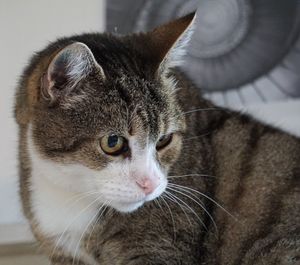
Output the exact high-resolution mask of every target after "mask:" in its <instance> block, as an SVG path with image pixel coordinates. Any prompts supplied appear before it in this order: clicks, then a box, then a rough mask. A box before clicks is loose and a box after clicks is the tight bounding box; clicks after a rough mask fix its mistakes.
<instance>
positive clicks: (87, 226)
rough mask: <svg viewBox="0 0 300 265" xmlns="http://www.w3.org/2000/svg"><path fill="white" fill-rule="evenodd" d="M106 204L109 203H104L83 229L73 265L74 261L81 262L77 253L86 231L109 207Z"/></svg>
mask: <svg viewBox="0 0 300 265" xmlns="http://www.w3.org/2000/svg"><path fill="white" fill-rule="evenodd" d="M99 198H100V197H99ZM99 198H98V199H99ZM106 203H107V201H106V202H104V203H103V204H102V205H101V207H100V209H99V210H98V211H97V212H96V214H95V215H94V216H93V217H92V218H91V220H90V221H89V222H88V224H87V225H86V227H85V228H84V229H83V232H82V233H81V236H80V238H79V240H78V243H77V246H76V248H75V253H74V255H73V261H72V265H73V264H74V261H76V259H77V261H78V262H79V259H78V258H77V257H76V256H77V252H78V250H79V247H80V244H81V241H82V238H83V237H84V235H85V233H86V231H87V230H88V229H89V227H90V225H91V224H92V223H93V221H94V220H95V218H96V217H97V216H98V214H99V212H101V210H102V209H103V207H104V209H105V208H106V207H107V206H106V205H105V204H106ZM103 212H104V211H102V212H101V215H102V214H103ZM97 219H98V218H97ZM94 227H95V226H93V228H94ZM78 262H77V263H78Z"/></svg>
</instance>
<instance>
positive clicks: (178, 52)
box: [147, 13, 196, 76]
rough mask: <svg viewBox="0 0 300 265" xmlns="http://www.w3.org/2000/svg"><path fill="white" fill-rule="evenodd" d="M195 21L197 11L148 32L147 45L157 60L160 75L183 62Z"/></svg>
mask: <svg viewBox="0 0 300 265" xmlns="http://www.w3.org/2000/svg"><path fill="white" fill-rule="evenodd" d="M195 21H196V13H191V14H188V15H186V16H184V17H181V18H179V19H176V20H174V21H171V22H169V23H167V24H165V25H162V26H159V27H157V28H155V29H154V30H152V31H150V32H148V34H147V37H148V38H149V39H148V43H147V46H148V47H150V49H151V53H152V54H151V56H152V57H153V58H155V60H156V63H155V65H156V67H157V71H156V72H157V74H158V75H159V76H161V75H166V74H168V72H169V70H170V69H172V68H174V67H178V66H181V65H182V64H183V62H184V60H183V58H184V56H185V54H186V53H187V48H188V46H189V43H190V40H191V37H192V34H193V32H194V27H195Z"/></svg>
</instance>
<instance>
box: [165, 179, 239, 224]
mask: <svg viewBox="0 0 300 265" xmlns="http://www.w3.org/2000/svg"><path fill="white" fill-rule="evenodd" d="M168 185H170V186H173V187H180V188H182V189H186V190H189V191H192V192H195V193H198V194H199V195H201V196H203V197H205V198H207V199H208V200H210V201H211V202H213V203H214V204H215V205H217V206H218V207H219V208H220V209H222V210H223V211H224V212H225V213H227V214H228V215H229V216H230V217H232V218H233V219H234V220H235V221H237V222H239V221H238V219H237V218H236V217H235V216H233V215H232V214H231V213H230V212H228V211H227V210H226V209H225V208H224V207H223V206H222V205H221V204H219V203H218V202H216V201H215V200H214V199H212V198H210V197H209V196H208V195H206V194H204V193H202V192H200V191H198V190H195V189H192V188H189V187H186V186H182V185H178V184H174V183H169V184H168Z"/></svg>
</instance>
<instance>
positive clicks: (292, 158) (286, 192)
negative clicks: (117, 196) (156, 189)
mask: <svg viewBox="0 0 300 265" xmlns="http://www.w3.org/2000/svg"><path fill="white" fill-rule="evenodd" d="M191 18H192V16H188V17H186V18H184V19H181V20H178V21H177V22H176V21H175V22H172V23H170V24H167V25H165V26H162V27H161V28H157V29H155V30H154V31H153V32H150V33H148V34H140V35H132V36H128V37H114V36H109V35H99V36H98V37H97V38H99V40H97V41H96V42H94V41H93V39H95V38H96V36H89V35H83V36H74V37H71V38H68V39H63V40H59V41H57V42H56V43H54V44H52V45H50V46H49V47H48V48H47V49H45V50H44V51H42V52H41V53H40V54H38V55H37V56H36V57H35V58H34V59H33V61H32V63H31V65H30V66H29V67H28V68H27V70H26V71H25V74H24V77H23V78H22V80H21V83H20V89H19V90H18V92H17V103H16V118H17V121H18V124H19V125H20V153H19V157H20V190H21V197H22V202H23V208H24V212H25V214H26V217H27V218H28V220H29V221H30V223H31V226H32V230H33V232H34V233H35V235H36V237H37V239H38V240H39V241H40V242H41V243H42V245H43V247H44V249H45V251H46V252H47V253H48V254H49V255H50V254H51V253H52V250H53V247H54V243H55V242H53V241H52V240H51V238H47V237H46V236H45V235H43V234H42V232H41V231H40V230H39V224H38V220H35V218H34V213H33V212H32V210H31V203H30V187H29V185H28V180H29V179H30V172H31V168H30V167H31V166H30V159H29V157H28V154H27V143H26V133H27V131H28V124H29V123H32V124H33V127H34V139H35V142H36V145H37V147H38V148H39V151H40V152H41V154H42V155H43V157H45V158H47V159H50V160H53V161H57V162H61V163H68V162H70V161H73V162H74V161H76V162H77V163H81V164H84V165H85V166H87V167H89V168H93V169H98V168H102V167H104V166H105V164H106V163H109V162H110V159H111V158H107V157H100V156H99V153H98V152H97V149H95V140H94V138H95V137H96V136H95V135H96V134H97V132H99V131H103V130H105V126H108V127H109V126H110V127H116V128H119V130H124V131H126V130H128V131H130V133H132V134H139V133H140V134H141V135H143V131H144V130H145V131H150V132H152V135H153V137H155V135H156V134H157V131H158V130H163V128H165V127H166V126H168V123H167V122H166V120H167V118H170V117H177V126H178V134H176V136H175V137H177V138H175V141H174V143H173V144H172V145H171V146H170V148H168V149H166V150H165V151H164V152H163V153H161V154H160V155H159V156H158V159H159V161H160V163H161V164H163V165H165V166H166V167H171V170H170V172H169V175H170V176H173V175H176V176H183V175H186V174H192V175H191V176H187V177H181V178H172V177H170V182H171V183H176V184H179V185H184V186H186V187H189V188H193V189H196V190H198V191H201V192H203V193H204V194H206V195H207V196H209V197H210V198H213V199H214V200H215V201H217V202H219V203H220V204H221V205H222V206H223V207H224V208H225V209H226V211H228V212H226V211H225V210H224V209H221V207H219V206H218V205H216V204H215V203H214V202H212V201H211V200H210V199H208V198H207V197H204V196H200V195H199V194H197V193H194V195H192V194H188V195H189V196H194V197H193V198H194V200H191V199H189V198H187V197H185V196H183V194H181V193H180V192H178V191H177V193H176V192H173V194H175V195H176V196H178V198H179V200H182V201H184V202H185V203H186V204H188V207H191V208H192V209H193V210H194V211H195V213H197V215H198V217H197V216H196V215H195V214H194V213H193V212H192V211H191V209H188V207H187V206H186V205H184V204H183V203H181V204H182V205H183V206H181V207H180V206H179V205H178V204H176V203H174V202H173V201H171V200H168V201H167V204H166V203H165V202H164V201H163V200H162V199H160V200H159V202H160V204H159V205H157V204H155V203H154V202H150V203H146V204H145V205H144V206H143V207H142V208H140V209H138V210H137V211H136V212H133V213H131V214H120V213H118V212H116V211H107V212H106V214H105V215H104V217H103V218H102V219H101V222H99V223H97V224H96V226H95V228H94V229H93V230H92V233H91V234H88V235H87V236H86V238H85V241H84V243H83V245H84V248H85V249H87V251H88V253H91V254H92V255H93V256H94V257H95V258H96V259H97V261H98V262H99V264H124V265H125V264H126V265H133V264H139V265H140V264H144V265H146V264H224V265H225V264H234V265H239V264H245V265H246V264H262V265H263V264H285V265H296V264H299V261H300V257H299V248H300V240H299V238H300V228H299V223H300V204H299V202H300V196H299V177H300V156H299V154H300V141H299V139H298V138H296V137H293V136H291V135H288V134H286V133H284V132H281V131H279V130H277V129H274V128H272V127H269V126H266V125H262V124H261V123H259V122H257V121H255V120H253V119H251V118H249V117H247V116H244V115H241V114H239V113H235V112H231V111H228V110H225V109H222V108H217V107H215V106H214V105H213V104H211V103H210V102H208V101H206V100H204V99H202V98H201V96H200V95H199V92H198V89H197V88H196V87H194V86H193V84H191V83H190V82H189V81H188V80H187V78H186V76H185V75H184V74H182V73H173V75H174V76H176V79H177V80H178V82H179V83H178V84H177V88H180V90H179V91H178V92H177V93H176V94H175V96H174V95H173V94H172V93H170V88H166V87H164V85H163V84H162V82H161V80H157V77H156V75H155V74H156V69H157V67H158V64H157V63H158V62H161V60H162V59H163V56H165V55H166V53H167V51H168V50H169V49H170V47H171V46H172V45H173V43H174V42H175V40H176V39H177V38H178V37H179V35H180V34H181V32H182V31H183V30H184V29H185V28H186V27H187V25H188V22H187V19H188V21H190V19H191ZM166 34H167V35H168V36H169V38H168V39H166V40H165V39H164V38H166ZM74 41H82V42H84V43H86V44H87V45H88V46H90V47H91V49H92V51H93V53H94V54H97V52H99V54H103V53H104V52H106V53H105V54H107V57H105V56H104V57H101V56H99V57H97V55H96V59H97V61H99V63H100V65H101V66H102V67H103V69H104V73H105V75H106V77H107V80H105V81H103V80H101V79H99V78H98V77H97V76H95V75H93V74H91V75H90V76H89V79H88V80H86V81H84V83H83V84H80V85H79V86H80V88H82V89H85V90H86V93H87V99H86V102H80V103H78V104H77V105H76V106H75V107H74V108H71V110H70V109H68V110H65V109H62V108H61V107H60V106H59V103H58V106H54V107H51V108H50V107H49V106H48V102H47V101H46V100H45V99H43V98H42V97H41V96H40V86H41V83H40V79H41V77H42V75H43V73H44V72H45V71H46V70H47V67H48V65H49V63H50V61H51V60H52V58H53V57H54V55H55V54H57V52H58V51H59V50H61V49H62V48H63V47H65V46H66V45H68V44H70V43H72V42H74ZM101 41H102V43H101ZM95 43H97V45H99V47H100V48H99V47H98V48H96V47H93V45H95ZM161 43H165V45H166V46H164V45H163V46H162V48H161V50H160V51H158V49H159V47H161ZM101 45H103V47H104V48H103V50H101V49H102V48H101V47H102V46H101ZM105 45H106V46H105ZM116 47H117V48H118V49H119V50H118V49H117V48H116ZM142 47H143V48H142ZM98 49H100V50H98ZM114 49H115V50H114ZM154 54H157V56H156V57H153V56H154ZM118 57H119V58H122V60H123V61H122V60H120V61H118V60H117V59H116V58H118ZM109 58H112V59H111V61H110V59H109ZM99 86H100V87H101V89H103V90H99V89H98V88H97V89H95V87H99ZM78 91H80V89H78ZM149 91H150V92H151V93H150V92H149ZM118 93H119V94H120V95H122V96H123V98H125V101H122V100H120V99H119V98H118V95H119V94H118ZM126 100H127V101H126ZM136 105H139V106H141V107H142V108H141V109H139V111H140V112H139V113H140V114H139V115H137V116H135V119H134V120H133V124H132V128H128V127H127V125H128V124H127V123H125V120H126V115H125V114H124V113H126V110H129V113H130V114H132V115H134V114H136V112H135V108H134V107H135V106H136ZM100 106H101V108H102V109H100ZM103 109H104V110H105V112H103ZM197 109H202V110H198V111H195V112H191V113H186V114H184V113H185V112H188V111H191V110H197ZM91 117H92V118H91ZM74 124H75V125H74ZM141 127H143V129H141ZM82 139H83V140H82ZM120 159H121V158H120ZM193 174H194V175H193ZM197 174H198V175H197ZM179 191H180V190H179ZM195 200H197V201H199V200H201V203H202V204H203V206H204V207H205V209H206V211H207V212H209V214H210V215H211V217H210V216H209V215H208V214H207V212H205V211H204V210H203V209H202V207H200V206H199V204H197V203H196V202H195ZM171 212H172V215H173V216H172V215H171ZM229 213H230V214H229ZM199 218H200V219H201V221H200V220H199ZM211 218H213V219H214V222H215V223H216V226H217V230H216V228H215V226H214V223H213V221H212V220H211ZM201 222H203V223H201ZM73 262H75V264H80V263H77V262H78V261H77V260H75V261H74V260H73V259H72V257H68V256H65V255H64V253H62V252H61V251H60V250H59V249H58V250H57V251H56V252H55V253H54V255H53V256H52V264H56V265H62V264H64V265H66V264H73ZM82 264H83V263H82Z"/></svg>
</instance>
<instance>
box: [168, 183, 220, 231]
mask: <svg viewBox="0 0 300 265" xmlns="http://www.w3.org/2000/svg"><path fill="white" fill-rule="evenodd" d="M169 189H170V190H173V191H175V192H177V193H179V194H181V195H183V196H185V197H187V198H189V199H190V200H192V201H193V202H195V203H196V204H197V205H199V206H200V207H201V208H202V209H203V210H204V211H205V213H206V214H207V215H208V216H209V218H210V219H211V221H212V223H213V225H214V227H215V229H216V232H217V233H218V227H217V224H216V222H215V220H214V218H213V217H212V216H211V214H210V213H209V212H208V211H207V210H206V208H205V207H204V205H203V204H202V203H200V202H201V200H200V202H199V201H197V200H195V199H194V198H192V197H191V196H189V195H188V194H186V193H184V192H183V191H185V192H187V193H188V191H187V190H183V189H182V188H177V190H176V188H175V187H173V188H169ZM178 189H181V191H180V190H178ZM189 194H191V195H192V196H194V197H196V198H197V199H199V198H198V197H197V196H195V195H194V194H193V193H191V192H189Z"/></svg>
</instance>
